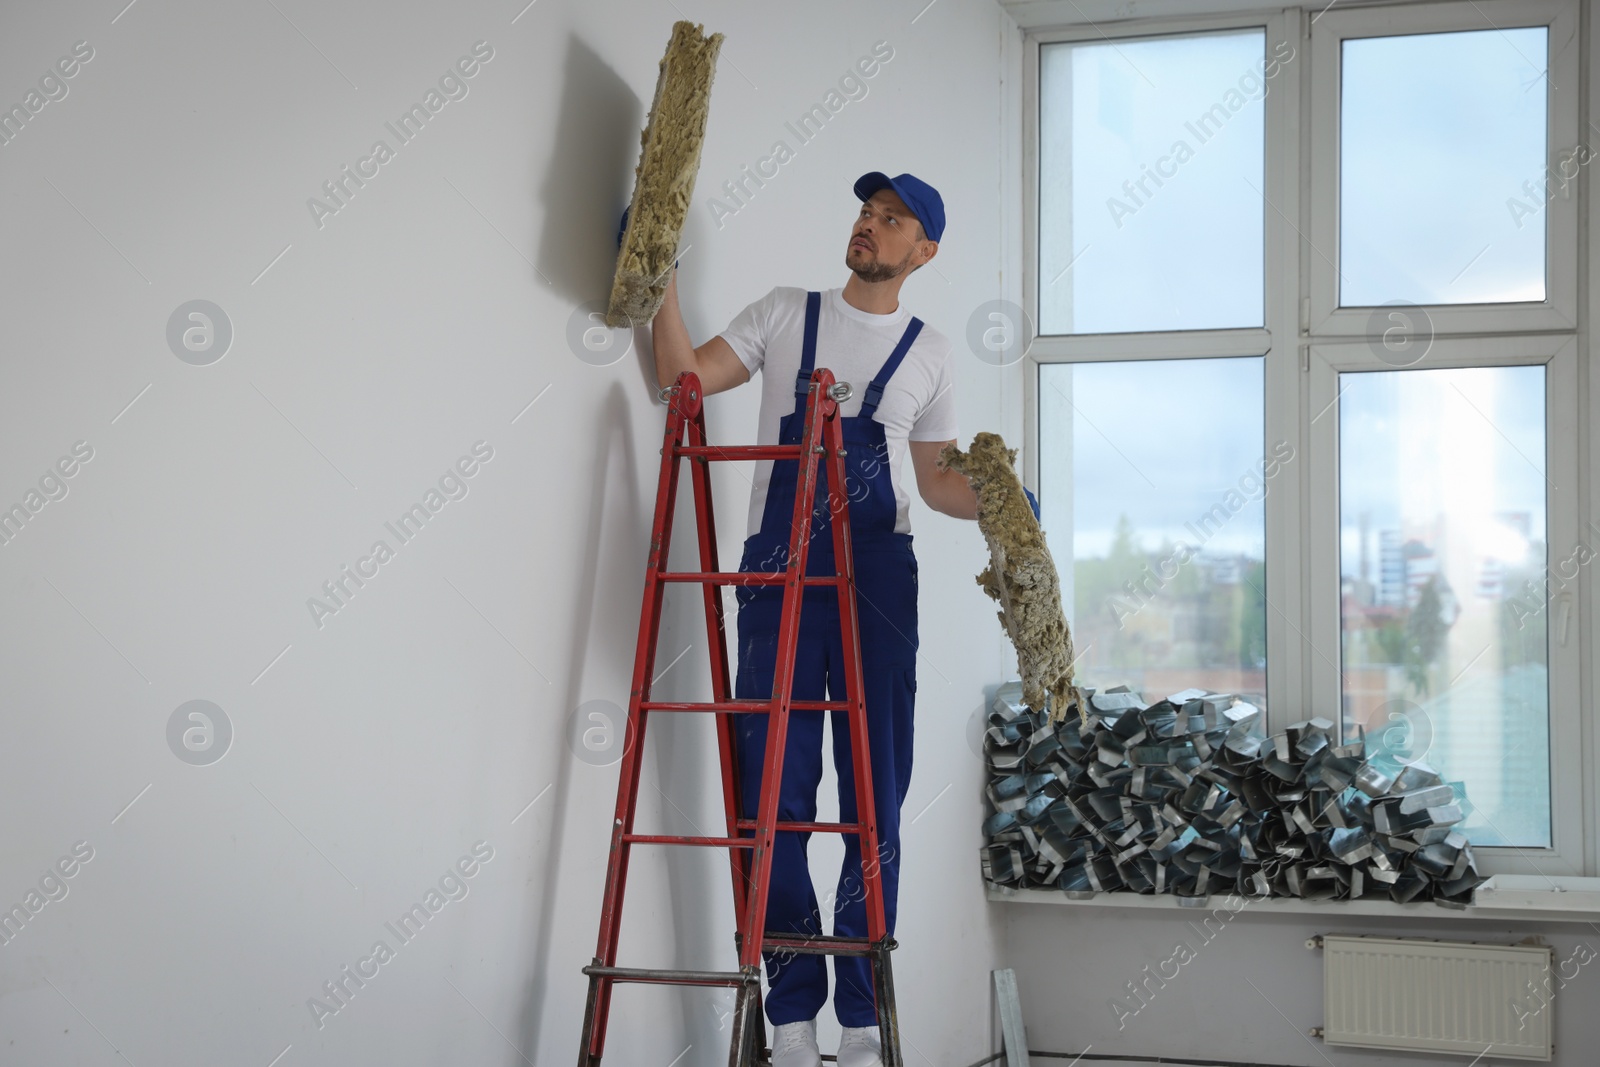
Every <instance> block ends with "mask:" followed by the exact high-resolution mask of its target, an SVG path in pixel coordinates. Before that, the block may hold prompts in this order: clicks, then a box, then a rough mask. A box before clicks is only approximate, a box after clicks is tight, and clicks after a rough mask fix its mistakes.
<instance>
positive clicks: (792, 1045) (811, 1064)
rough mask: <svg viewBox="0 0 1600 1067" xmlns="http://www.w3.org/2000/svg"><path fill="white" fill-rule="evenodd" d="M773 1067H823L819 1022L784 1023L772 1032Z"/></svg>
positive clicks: (812, 1020)
mask: <svg viewBox="0 0 1600 1067" xmlns="http://www.w3.org/2000/svg"><path fill="white" fill-rule="evenodd" d="M772 1067H822V1050H821V1049H819V1048H817V1020H815V1019H807V1020H806V1021H805V1022H803V1023H784V1024H783V1025H782V1026H779V1027H775V1028H774V1029H773V1031H772Z"/></svg>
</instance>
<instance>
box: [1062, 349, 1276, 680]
mask: <svg viewBox="0 0 1600 1067" xmlns="http://www.w3.org/2000/svg"><path fill="white" fill-rule="evenodd" d="M1263 369H1264V364H1263V361H1262V359H1261V358H1259V357H1254V358H1248V359H1181V360H1162V361H1154V360H1151V361H1127V362H1115V363H1052V364H1045V365H1043V366H1041V367H1040V368H1039V378H1040V381H1039V397H1040V400H1039V445H1040V487H1041V492H1040V511H1041V518H1042V520H1043V525H1044V529H1045V534H1046V537H1047V538H1048V540H1049V543H1050V550H1051V555H1052V556H1053V557H1054V558H1055V560H1056V564H1057V569H1058V571H1059V572H1060V575H1061V583H1062V598H1063V601H1064V606H1066V607H1067V610H1068V613H1069V619H1070V622H1071V625H1072V636H1073V643H1074V645H1075V650H1076V652H1077V654H1078V657H1079V659H1078V663H1077V678H1078V680H1079V681H1080V683H1081V684H1084V685H1091V686H1096V687H1106V686H1112V685H1127V686H1129V687H1131V688H1132V689H1134V690H1136V691H1138V692H1140V693H1143V694H1144V696H1145V699H1147V700H1155V699H1159V698H1161V697H1164V696H1167V695H1168V694H1170V693H1176V692H1178V691H1180V690H1183V689H1188V688H1190V687H1193V686H1199V687H1203V688H1206V689H1211V690H1213V691H1216V692H1223V693H1237V694H1239V695H1240V696H1241V697H1243V698H1244V699H1245V700H1248V701H1250V702H1251V703H1253V704H1256V705H1257V706H1259V707H1263V708H1265V706H1266V670H1267V647H1266V625H1267V613H1268V610H1269V609H1268V606H1267V594H1268V590H1267V584H1266V568H1265V561H1266V546H1265V524H1264V519H1265V505H1264V504H1263V500H1264V499H1265V498H1266V495H1267V493H1268V492H1270V491H1271V488H1272V485H1273V479H1274V478H1276V477H1277V476H1278V475H1280V474H1281V473H1282V471H1283V469H1284V467H1285V465H1287V464H1290V463H1293V462H1295V458H1296V457H1295V451H1294V449H1293V447H1292V446H1290V445H1289V444H1288V443H1280V444H1279V445H1278V446H1276V447H1275V448H1266V449H1264V448H1263V447H1262V438H1263V432H1264V431H1263V426H1264V422H1263V419H1264V415H1265V410H1264V405H1263V385H1264V381H1263V377H1262V375H1263Z"/></svg>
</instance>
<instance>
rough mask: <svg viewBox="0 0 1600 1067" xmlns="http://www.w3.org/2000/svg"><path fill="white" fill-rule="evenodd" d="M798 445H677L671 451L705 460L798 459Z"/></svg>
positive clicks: (799, 448)
mask: <svg viewBox="0 0 1600 1067" xmlns="http://www.w3.org/2000/svg"><path fill="white" fill-rule="evenodd" d="M801 447H802V446H800V445H734V446H732V447H729V446H727V445H679V446H677V447H675V448H674V449H673V450H672V451H673V452H674V453H675V454H677V455H680V456H700V457H703V458H705V459H733V460H740V459H743V460H750V459H799V458H800V450H801Z"/></svg>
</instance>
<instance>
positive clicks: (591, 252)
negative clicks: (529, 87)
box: [539, 37, 646, 304]
mask: <svg viewBox="0 0 1600 1067" xmlns="http://www.w3.org/2000/svg"><path fill="white" fill-rule="evenodd" d="M645 110H646V105H645V104H644V103H642V102H641V101H640V99H639V97H638V96H637V95H636V94H635V93H634V91H633V90H632V89H630V88H629V87H628V84H627V82H625V81H623V80H622V79H621V78H620V77H618V76H617V73H616V71H614V70H612V69H611V67H610V66H609V65H607V64H606V62H605V61H604V60H603V59H601V58H600V56H599V55H598V54H597V53H596V52H595V51H594V50H593V49H592V48H590V47H589V46H588V45H587V44H585V43H584V42H583V41H581V40H579V39H578V38H577V37H570V38H568V41H567V59H566V73H565V78H564V80H563V84H562V89H561V104H560V108H559V115H560V118H559V122H558V125H557V128H556V139H555V150H554V152H552V153H551V156H550V169H549V171H548V172H547V173H546V175H545V179H544V186H543V188H542V190H541V191H540V197H541V199H542V201H543V203H544V227H543V233H542V235H541V238H540V241H539V269H540V270H541V271H543V272H544V273H545V275H546V276H547V277H548V278H550V280H551V284H552V285H554V287H555V290H556V293H557V294H558V295H560V296H562V297H564V298H565V299H567V300H570V301H571V302H572V303H574V304H583V303H587V302H589V301H604V300H605V299H606V298H607V295H608V294H609V293H610V291H611V278H612V275H613V274H614V273H615V271H616V265H617V251H616V235H617V223H618V222H619V221H620V217H621V215H622V209H623V208H624V207H626V206H627V205H628V201H629V200H630V199H631V197H632V195H633V168H634V167H635V166H636V165H637V164H638V162H639V131H640V130H642V129H644V118H645Z"/></svg>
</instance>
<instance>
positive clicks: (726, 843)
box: [622, 824, 782, 848]
mask: <svg viewBox="0 0 1600 1067" xmlns="http://www.w3.org/2000/svg"><path fill="white" fill-rule="evenodd" d="M779 825H780V826H781V825H782V824H779ZM622 839H623V840H624V841H627V842H629V843H630V844H635V845H711V846H718V847H721V848H754V847H755V843H756V839H755V838H753V837H678V836H674V835H672V834H623V835H622Z"/></svg>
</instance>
